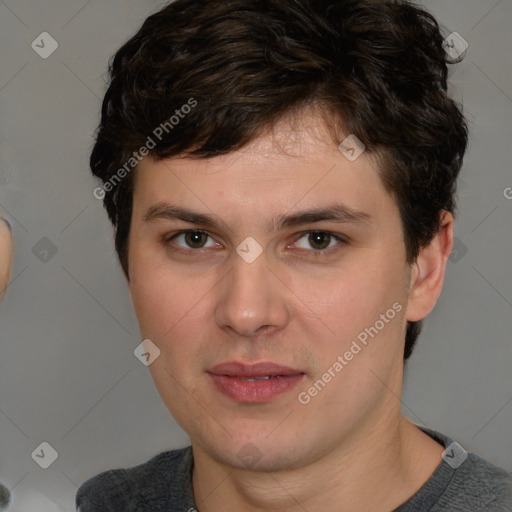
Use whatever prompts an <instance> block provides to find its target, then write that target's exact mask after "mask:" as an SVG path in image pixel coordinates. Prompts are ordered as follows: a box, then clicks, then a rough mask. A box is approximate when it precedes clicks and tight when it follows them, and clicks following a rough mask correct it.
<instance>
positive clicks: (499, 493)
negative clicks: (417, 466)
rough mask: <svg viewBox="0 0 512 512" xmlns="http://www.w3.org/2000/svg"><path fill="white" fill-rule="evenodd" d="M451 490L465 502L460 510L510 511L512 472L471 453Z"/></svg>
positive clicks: (511, 506) (457, 473)
mask: <svg viewBox="0 0 512 512" xmlns="http://www.w3.org/2000/svg"><path fill="white" fill-rule="evenodd" d="M450 491H451V493H450ZM447 494H448V496H449V495H450V494H452V495H453V496H459V499H460V502H461V505H463V507H465V508H461V509H460V510H464V511H466V510H471V511H472V510H479V511H480V510H485V511H487V512H510V511H511V510H512V473H509V472H507V471H505V470H504V469H502V468H500V467H498V466H496V465H494V464H492V463H491V462H489V461H487V460H485V459H483V458H482V457H480V456H478V455H476V454H474V453H470V454H468V458H467V460H466V461H465V462H464V463H463V464H462V465H461V466H460V467H459V468H458V469H457V471H455V473H454V475H453V478H452V482H451V485H450V486H449V488H448V493H447Z"/></svg>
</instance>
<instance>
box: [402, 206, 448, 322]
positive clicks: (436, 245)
mask: <svg viewBox="0 0 512 512" xmlns="http://www.w3.org/2000/svg"><path fill="white" fill-rule="evenodd" d="M452 250H453V215H452V214H451V213H449V212H447V211H444V210H443V211H441V214H440V228H439V231H438V233H437V234H436V235H435V236H434V238H433V239H432V241H431V242H430V243H429V244H428V245H426V246H425V247H423V248H422V249H420V252H419V254H418V258H417V259H416V262H415V263H414V265H413V268H412V272H411V281H410V287H409V299H408V302H407V311H406V318H407V320H409V321H411V322H416V321H418V320H422V319H423V318H425V317H426V316H427V315H428V314H429V313H430V312H431V311H432V309H434V306H435V305H436V302H437V299H438V298H439V296H440V295H441V290H442V289H443V283H444V273H445V269H446V262H447V261H448V258H449V257H450V254H451V253H452Z"/></svg>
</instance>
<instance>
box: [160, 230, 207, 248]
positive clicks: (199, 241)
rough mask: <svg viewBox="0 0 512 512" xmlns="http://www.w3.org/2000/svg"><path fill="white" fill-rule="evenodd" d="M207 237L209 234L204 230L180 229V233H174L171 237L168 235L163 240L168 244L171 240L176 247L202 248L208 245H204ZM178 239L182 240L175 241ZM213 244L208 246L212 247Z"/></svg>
mask: <svg viewBox="0 0 512 512" xmlns="http://www.w3.org/2000/svg"><path fill="white" fill-rule="evenodd" d="M208 238H210V235H208V233H206V232H204V231H199V230H190V231H181V232H180V233H176V234H175V235H173V236H172V237H168V238H167V239H166V240H165V243H166V244H170V243H171V242H173V244H176V245H177V246H178V247H180V248H182V249H192V250H193V249H204V248H207V247H208V246H206V245H205V243H206V241H207V240H208ZM178 240H183V242H182V243H177V241H178ZM214 245H215V243H214ZM214 245H210V246H209V247H213V246H214Z"/></svg>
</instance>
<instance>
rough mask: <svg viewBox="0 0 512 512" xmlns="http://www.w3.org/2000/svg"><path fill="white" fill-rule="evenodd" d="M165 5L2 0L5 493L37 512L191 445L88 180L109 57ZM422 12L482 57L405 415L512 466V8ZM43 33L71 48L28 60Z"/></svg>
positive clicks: (0, 328) (465, 5)
mask: <svg viewBox="0 0 512 512" xmlns="http://www.w3.org/2000/svg"><path fill="white" fill-rule="evenodd" d="M163 5H164V3H163V2H156V1H152V0H109V1H104V2H100V1H99V0H90V1H87V0H66V1H64V0H60V1H59V0H47V1H45V2H35V1H34V0H0V34H1V48H2V52H1V57H0V108H1V120H2V122H1V126H0V214H1V215H4V216H6V217H7V218H8V219H9V220H10V222H11V223H12V224H13V229H14V238H15V244H16V245H15V262H14V267H13V272H12V279H11V284H10V289H9V292H8V294H7V297H6V300H5V302H4V303H3V304H2V306H1V307H0V339H1V345H0V480H1V481H2V482H3V483H4V485H6V486H7V487H9V488H11V489H13V494H14V496H15V498H16V499H15V502H14V503H13V508H12V510H15V509H16V506H17V507H18V508H17V509H16V510H18V509H19V510H21V509H22V508H23V505H22V503H23V500H24V499H25V503H28V501H27V500H30V499H34V500H35V499H36V497H35V496H36V493H38V492H39V493H43V494H44V495H45V496H46V498H45V499H47V500H48V501H47V508H44V507H43V506H40V508H39V510H54V509H55V510H60V509H63V510H74V505H73V503H74V495H75V492H76V489H77V486H79V485H80V484H81V483H82V482H83V481H84V480H86V479H87V478H89V477H90V476H92V475H94V474H97V473H98V472H99V471H102V470H105V469H109V468H111V467H121V466H129V465H134V464H138V463H141V462H144V461H146V460H147V459H149V458H150V457H151V456H153V455H154V454H156V453H158V452H160V451H163V450H167V449H172V448H177V447H181V446H184V445H185V443H187V442H188V439H187V436H186V435H185V434H184V433H183V431H181V429H180V428H179V427H178V426H177V425H176V423H175V422H174V420H173V419H172V418H171V416H170V414H169V413H168V412H167V409H166V408H165V406H164V405H163V403H162V402H161V400H160V397H159V396H158V394H157V392H156V390H155V389H154V386H153V382H152V380H151V377H150V375H149V371H148V370H147V368H146V367H145V366H143V365H142V364H141V363H140V362H139V361H138V360H137V359H136V358H135V356H134V354H133V350H134V349H135V347H136V346H137V345H138V344H139V343H140V342H141V340H140V338H139V332H138V327H137V323H136V320H135V316H134V314H133V313H132V310H131V305H130V302H129V299H128V295H127V292H126V286H125V282H124V278H123V275H122V273H121V270H120V268H119V266H118V263H117V261H116V258H115V252H114V248H113V243H112V231H111V226H110V224H109V222H108V220H107V216H106V213H105V212H104V210H103V208H102V205H101V202H100V201H98V200H97V199H95V198H94V197H93V195H92V190H93V189H94V187H95V186H97V184H96V182H95V181H94V180H93V178H92V177H91V176H90V173H89V171H88V156H89V152H90V149H91V146H92V137H91V136H92V133H93V131H94V129H95V128H96V126H97V123H98V120H99V108H100V99H101V97H102V94H103V93H104V90H105V77H106V75H105V72H106V67H107V61H108V58H109V57H110V56H111V55H112V54H113V53H114V52H115V51H116V50H117V49H118V47H119V46H120V45H121V44H122V43H123V42H124V41H125V40H126V39H127V38H128V37H129V36H130V35H132V34H133V33H134V32H135V31H136V30H137V29H138V28H139V26H140V24H141V23H142V21H143V20H144V19H145V18H146V17H147V16H148V15H149V14H151V13H153V12H155V11H156V10H158V9H159V8H160V7H161V6H163ZM424 5H425V6H426V7H427V8H428V9H430V10H431V11H432V12H433V13H434V14H435V15H436V16H437V17H438V19H439V21H440V22H441V23H442V25H443V26H444V27H445V31H446V35H448V34H449V33H450V32H452V31H456V32H458V33H460V34H461V35H462V37H463V38H464V39H465V40H467V42H468V43H469V50H468V52H467V55H466V57H465V58H464V60H463V62H462V63H461V64H460V65H459V66H458V67H457V68H456V70H454V71H452V72H451V80H452V92H453V95H454V96H455V98H457V99H458V100H459V101H464V105H465V112H466V115H467V117H468V120H469V122H470V128H471V141H470V149H469V153H468V155H467V158H466V163H465V166H464V169H463V171H462V174H461V179H460V185H459V205H460V213H459V217H458V219H457V222H456V236H457V252H456V253H454V254H453V255H452V258H451V261H450V262H449V263H448V273H447V278H446V283H445V288H444V290H443V294H442V296H441V298H440V300H439V302H438V304H437V306H436V308H435V310H434V311H433V313H432V314H431V315H430V317H429V318H428V320H427V321H426V324H425V329H424V333H423V335H422V337H421V339H420V342H419V345H418V347H417V348H416V352H415V354H414V356H413V358H412V360H411V361H410V363H409V365H408V367H407V371H406V386H405V393H404V397H403V409H404V412H405V414H406V415H407V416H408V417H410V418H411V419H412V420H413V421H416V422H420V423H422V424H424V425H427V426H430V427H432V428H435V429H437V430H440V431H442V432H444V433H446V434H448V435H450V436H451V437H453V438H455V439H456V440H457V441H458V442H459V443H461V444H462V445H463V446H464V447H465V448H466V449H467V450H470V451H474V452H476V453H478V454H480V455H482V456H484V457H485V458H487V459H488V460H490V461H491V462H494V463H495V464H498V465H501V466H502V467H505V468H506V469H508V470H512V435H511V434H512V372H511V371H510V367H511V363H512V344H511V343H510V341H511V333H512V272H510V255H511V254H512V236H511V234H512V233H511V222H510V219H511V208H512V200H510V199H507V197H506V195H508V197H512V190H510V189H507V187H512V174H511V170H510V169H511V166H510V144H511V141H512V129H511V128H512V121H511V120H512V77H511V69H512V65H511V59H510V51H511V49H512V32H511V30H510V26H511V25H512V2H511V1H510V0H501V1H497V0H471V1H469V0H432V1H425V2H424ZM43 31H47V32H49V33H50V34H51V35H52V36H53V37H54V38H55V39H56V40H57V42H58V44H59V47H58V49H57V50H56V51H55V53H53V54H52V55H51V56H50V57H49V58H47V59H43V58H41V57H40V56H39V55H38V54H37V53H36V52H35V51H34V50H33V49H32V48H31V43H32V41H33V40H35V39H36V37H37V36H38V35H39V34H40V33H41V32H43ZM507 190H509V192H510V193H509V194H507V192H506V191H507ZM41 239H44V240H43V241H41ZM47 239H48V240H49V241H51V244H50V243H49V242H48V240H47ZM34 247H35V249H34ZM53 247H55V249H56V250H57V252H56V253H55V254H53V252H52V248H53ZM55 249H53V251H54V250H55ZM44 250H46V251H47V254H45V253H44V252H42V251H44ZM45 259H46V260H47V261H45ZM42 442H48V443H50V445H51V446H53V447H54V449H55V450H56V451H57V452H58V459H57V460H56V461H55V462H54V463H53V464H52V465H51V466H50V467H49V468H48V469H42V468H40V467H39V465H38V464H36V462H35V461H34V460H33V458H32V457H31V454H32V452H33V451H34V450H36V448H37V447H38V446H39V445H40V444H41V443H42ZM45 456H47V455H45ZM16 500H18V501H16ZM52 502H53V503H54V505H50V504H51V503H52ZM25 506H27V505H25ZM57 506H58V507H60V508H57ZM19 507H21V508H19ZM52 507H53V508H52Z"/></svg>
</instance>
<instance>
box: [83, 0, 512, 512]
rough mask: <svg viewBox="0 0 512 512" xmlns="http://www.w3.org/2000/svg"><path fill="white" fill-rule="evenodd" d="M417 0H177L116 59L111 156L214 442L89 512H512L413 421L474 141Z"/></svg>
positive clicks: (120, 481) (109, 101)
mask: <svg viewBox="0 0 512 512" xmlns="http://www.w3.org/2000/svg"><path fill="white" fill-rule="evenodd" d="M446 59H447V54H446V52H445V51H444V49H443V37H442V35H441V34H440V31H439V27H438V25H437V23H436V21H435V19H434V18H433V17H432V16H431V15H429V14H428V13H427V12H425V11H424V10H422V9H420V8H419V7H416V6H414V5H412V4H410V3H408V2H395V1H380V2H375V1H370V0H361V1H343V0H323V1H306V0H267V1H255V0H231V1H228V2H226V1H225V0H208V1H206V0H199V1H198V0H176V1H175V2H173V3H171V4H169V5H168V6H167V7H165V8H164V9H162V10H161V11H160V12H158V13H156V14H154V15H153V16H151V17H149V18H148V19H147V20H146V22H145V23H144V25H143V26H142V28H141V29H140V31H139V32H138V33H137V34H136V35H135V36H134V37H133V38H132V39H130V40H129V41H128V42H127V43H126V44H125V45H124V46H123V47H122V48H121V49H120V50H119V51H118V52H117V54H116V56H115V58H114V60H113V62H112V65H111V69H110V74H111V81H110V85H109V89H108V91H107V93H106V96H105V99H104V103H103V109H102V119H101V124H100V128H99V131H98V134H97V140H96V144H95V147H94V149H93V152H92V155H91V168H92V170H93V173H94V174H95V175H96V176H97V177H99V178H100V179H101V180H102V185H101V186H100V187H98V188H97V189H96V190H95V191H94V194H95V195H96V197H100V198H103V200H104V205H105V207H106V209H107V212H108V214H109V216H110V219H111V220H112V222H113V225H114V227H115V244H116V250H117V252H118V255H119V259H120V262H121V265H122V268H123V271H124V273H125V275H126V278H127V282H128V286H129V292H130V296H131V299H132V302H133V305H134V309H135V313H136V315H137V318H138V321H139V324H140V330H141V334H142V338H143V339H144V340H145V341H144V349H145V352H144V357H145V358H146V359H147V362H148V364H149V368H150V371H151V374H152V377H153V379H154V381H155V384H156V386H157V389H158V391H159V393H160V395H161V396H162V399H163V400H164V402H165V404H166V405H167V407H168V409H169V410H170V412H171V413H172V415H173V416H174V418H175V419H176V421H177V422H178V423H179V424H180V425H181V427H182V428H183V429H184V430H185V431H186V432H187V434H188V435H189V437H190V439H191V447H188V448H184V449H182V450H176V451H171V452H165V453H162V454H159V455H157V456H156V457H154V458H153V459H151V460H150V461H148V462H146V463H144V464H141V465H140V466H137V467H134V468H130V469H127V470H112V471H108V472H105V473H102V474H100V475H98V476H96V477H94V478H91V479H90V480H89V481H87V482H86V483H85V484H83V485H82V487H81V488H80V489H79V491H78V493H77V500H76V501H77V507H78V509H79V510H80V511H81V512H90V511H99V510H101V511H107V510H112V511H114V510H116V511H121V510H122V511H128V510H133V511H135V510H137V511H142V510H148V511H153V512H155V511H164V510H165V511H169V510H172V511H193V510H199V511H200V512H211V511H221V510H222V511H230V512H231V511H235V510H237V511H239V510H244V511H246V510H247V511H263V510H265V511H283V510H284V511H299V510H300V511H304V510H307V511H317V510H333V511H334V510H336V511H347V512H360V511H368V510H371V511H375V512H389V511H391V510H396V511H400V512H412V511H420V510H421V511H424V510H431V511H445V510H446V511H447V510H450V511H454V510H457V511H473V510H483V509H485V510H492V511H505V510H510V509H511V505H512V499H511V477H510V475H509V474H508V473H507V472H505V471H504V470H502V469H500V468H497V467H495V466H493V465H492V464H490V463H489V462H487V461H485V460H484V459H481V458H480V457H478V456H477V455H474V454H468V453H467V452H466V450H464V448H462V447H461V446H460V445H458V444H457V443H454V442H452V440H451V439H449V438H447V437H446V436H444V435H442V434H440V433H437V432H435V431H432V430H429V429H427V428H425V427H421V428H419V427H418V426H416V425H414V424H413V423H411V422H410V421H409V420H407V419H406V418H405V417H403V416H402V414H401V411H400V396H401V388H402V380H403V367H404V360H406V359H407V358H408V357H409V356H410V354H411V351H412V348H413V345H414V342H415V340H416V338H417V336H418V334H419V331H420V326H421V324H420V322H421V320H422V319H423V318H425V317H426V316H427V315H428V314H429V313H430V311H431V310H432V309H433V307H434V305H435V303H436V301H437V299H438V297H439V295H440V293H441V290H442V285H443V280H444V272H445V266H446V262H447V259H448V257H449V255H450V253H451V251H452V246H453V213H454V208H455V205H454V193H455V183H456V178H457V175H458V172H459V170H460V167H461V165H462V159H463V155H464V152H465V150H466V145H467V128H466V124H465V122H464V118H463V115H462V113H461V111H460V110H459V108H458V107H457V105H456V104H455V103H454V102H453V101H452V100H450V99H449V98H448V97H447V95H446V90H447V65H446V64H447V61H446Z"/></svg>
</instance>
